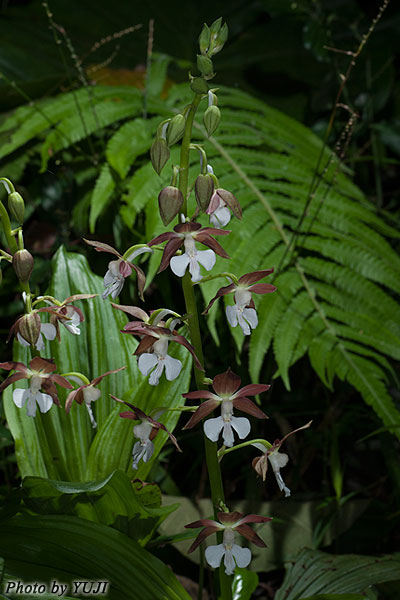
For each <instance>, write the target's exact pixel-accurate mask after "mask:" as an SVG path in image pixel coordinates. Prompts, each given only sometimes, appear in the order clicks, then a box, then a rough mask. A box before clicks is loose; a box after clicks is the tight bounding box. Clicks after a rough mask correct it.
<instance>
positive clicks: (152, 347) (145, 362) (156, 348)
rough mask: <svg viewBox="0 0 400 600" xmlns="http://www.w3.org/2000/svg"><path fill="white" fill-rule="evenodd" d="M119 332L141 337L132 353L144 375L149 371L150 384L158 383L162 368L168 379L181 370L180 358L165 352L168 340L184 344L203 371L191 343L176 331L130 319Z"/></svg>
mask: <svg viewBox="0 0 400 600" xmlns="http://www.w3.org/2000/svg"><path fill="white" fill-rule="evenodd" d="M121 332H122V333H130V334H132V335H137V336H139V337H141V338H142V340H141V342H140V343H139V345H138V347H137V348H136V350H135V352H134V354H135V355H136V356H139V359H138V367H139V370H140V372H141V373H143V375H146V376H147V375H148V374H149V373H151V375H150V379H149V383H150V385H157V384H158V382H159V379H160V377H161V374H162V372H163V370H164V369H165V375H166V378H167V379H168V381H172V380H173V379H176V377H178V375H179V373H180V371H181V368H182V364H181V362H180V360H178V359H176V358H172V357H171V356H169V355H168V354H167V349H168V342H170V341H171V342H177V343H178V344H181V345H182V346H185V348H187V349H188V350H189V352H190V353H191V354H192V356H193V359H194V362H195V365H196V367H197V369H199V370H200V371H204V369H203V367H202V365H201V363H200V361H199V359H198V358H197V356H196V353H195V350H194V348H193V346H192V344H190V343H189V342H188V341H187V339H186V338H185V337H183V335H179V334H178V333H177V332H176V331H171V330H170V329H167V328H166V327H158V326H155V325H149V324H148V323H142V322H140V321H130V322H129V323H127V324H126V325H125V327H124V329H122V330H121Z"/></svg>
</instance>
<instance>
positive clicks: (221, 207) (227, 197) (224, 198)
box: [206, 188, 242, 228]
mask: <svg viewBox="0 0 400 600" xmlns="http://www.w3.org/2000/svg"><path fill="white" fill-rule="evenodd" d="M231 211H232V212H233V214H234V215H235V217H237V218H238V219H241V218H242V209H241V207H240V204H239V202H238V201H237V199H236V198H235V196H234V195H233V194H232V193H231V192H228V191H227V190H224V189H222V188H218V189H216V190H215V192H214V193H213V195H212V196H211V200H210V204H209V205H208V208H207V210H206V213H207V214H208V215H210V223H211V225H212V226H213V227H218V228H220V227H225V225H227V224H228V223H229V221H230V220H231Z"/></svg>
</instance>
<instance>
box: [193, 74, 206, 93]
mask: <svg viewBox="0 0 400 600" xmlns="http://www.w3.org/2000/svg"><path fill="white" fill-rule="evenodd" d="M190 88H191V90H192V92H194V93H195V94H208V90H209V87H208V84H207V82H206V81H205V80H204V79H203V78H202V77H193V79H192V81H191V83H190Z"/></svg>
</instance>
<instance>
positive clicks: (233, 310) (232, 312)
mask: <svg viewBox="0 0 400 600" xmlns="http://www.w3.org/2000/svg"><path fill="white" fill-rule="evenodd" d="M225 312H226V318H227V319H228V323H229V325H231V327H236V325H237V324H238V310H237V306H236V304H234V305H233V306H227V307H226V308H225Z"/></svg>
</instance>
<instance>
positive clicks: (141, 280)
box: [131, 264, 146, 301]
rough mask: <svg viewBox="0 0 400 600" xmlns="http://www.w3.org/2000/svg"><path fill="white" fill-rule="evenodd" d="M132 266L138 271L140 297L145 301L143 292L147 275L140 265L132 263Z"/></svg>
mask: <svg viewBox="0 0 400 600" xmlns="http://www.w3.org/2000/svg"><path fill="white" fill-rule="evenodd" d="M131 266H132V267H133V268H134V269H135V271H136V275H137V287H138V293H139V298H140V299H141V300H143V301H144V297H143V292H144V286H145V285H146V275H145V274H144V273H143V271H142V269H141V268H140V267H138V266H137V265H134V264H131Z"/></svg>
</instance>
